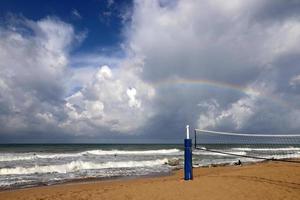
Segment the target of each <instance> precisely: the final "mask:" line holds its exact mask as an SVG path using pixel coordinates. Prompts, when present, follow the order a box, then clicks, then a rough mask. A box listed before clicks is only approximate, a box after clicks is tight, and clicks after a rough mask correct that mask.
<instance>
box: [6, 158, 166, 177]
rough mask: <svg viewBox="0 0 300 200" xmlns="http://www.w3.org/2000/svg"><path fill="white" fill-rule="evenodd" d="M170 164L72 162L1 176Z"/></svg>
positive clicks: (9, 170)
mask: <svg viewBox="0 0 300 200" xmlns="http://www.w3.org/2000/svg"><path fill="white" fill-rule="evenodd" d="M167 163H168V159H158V160H146V161H128V162H105V163H94V162H84V161H72V162H70V163H67V164H62V165H46V166H40V165H36V166H34V167H28V168H26V167H15V168H2V169H0V175H9V174H44V173H70V172H76V171H80V170H93V169H109V168H134V167H153V166H157V165H164V164H167Z"/></svg>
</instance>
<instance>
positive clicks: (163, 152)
mask: <svg viewBox="0 0 300 200" xmlns="http://www.w3.org/2000/svg"><path fill="white" fill-rule="evenodd" d="M180 152H181V151H180V150H179V149H159V150H144V151H128V150H127V151H125V150H91V151H86V152H85V153H88V154H93V155H167V154H170V155H174V154H179V153H180Z"/></svg>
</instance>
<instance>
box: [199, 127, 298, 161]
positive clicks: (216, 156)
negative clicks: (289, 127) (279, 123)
mask: <svg viewBox="0 0 300 200" xmlns="http://www.w3.org/2000/svg"><path fill="white" fill-rule="evenodd" d="M194 143H195V146H194V147H195V150H194V152H193V153H194V155H195V156H196V159H195V160H196V163H197V164H199V165H205V163H206V164H207V163H209V161H211V162H213V163H216V164H217V163H232V162H237V161H238V163H240V162H241V161H242V162H252V161H254V162H255V161H261V160H274V161H283V162H295V163H300V134H293V135H292V134H286V135H284V134H245V133H231V132H218V131H209V130H200V129H196V130H195V138H194ZM197 156H198V157H197ZM205 161H206V162H205Z"/></svg>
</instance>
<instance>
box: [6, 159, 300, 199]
mask: <svg viewBox="0 0 300 200" xmlns="http://www.w3.org/2000/svg"><path fill="white" fill-rule="evenodd" d="M182 177H183V171H182V170H179V171H175V172H174V174H173V175H171V176H164V177H154V178H138V179H131V180H108V181H95V182H89V183H71V184H62V185H54V186H43V187H35V188H29V189H18V190H10V191H1V192H0V199H1V200H14V199H18V200H22V199H24V200H25V199H26V200H48V199H49V200H50V199H51V200H56V199H57V200H58V199H65V200H77V199H78V200H79V199H80V200H82V199H89V200H93V199H95V200H96V199H97V200H99V199H103V200H104V199H122V200H123V199H142V200H145V199H155V200H159V199H175V200H176V199H178V200H179V199H206V200H209V199H228V200H229V199H235V200H237V199H239V200H244V199H272V200H274V199H295V200H296V199H297V200H298V199H299V197H300V165H299V164H296V163H282V162H267V163H256V164H251V165H245V166H224V167H213V168H196V169H194V180H193V181H184V180H183V179H182Z"/></svg>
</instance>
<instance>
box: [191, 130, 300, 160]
mask: <svg viewBox="0 0 300 200" xmlns="http://www.w3.org/2000/svg"><path fill="white" fill-rule="evenodd" d="M197 131H198V132H206V133H212V134H218V135H231V136H247V137H249V136H255V137H286V138H290V137H299V138H300V134H286V135H268V134H248V133H233V132H221V131H210V130H204V129H195V149H197V150H201V151H207V152H212V153H219V154H224V155H231V156H236V157H244V158H253V159H258V160H265V161H277V162H289V163H300V161H298V160H287V159H275V158H264V157H259V156H250V155H240V154H235V153H229V152H224V151H218V150H214V149H209V148H204V147H200V148H199V147H197V145H196V134H197V133H196V132H197Z"/></svg>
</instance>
